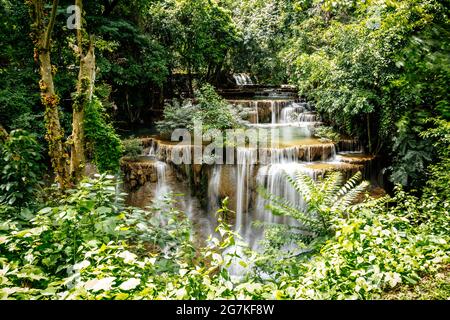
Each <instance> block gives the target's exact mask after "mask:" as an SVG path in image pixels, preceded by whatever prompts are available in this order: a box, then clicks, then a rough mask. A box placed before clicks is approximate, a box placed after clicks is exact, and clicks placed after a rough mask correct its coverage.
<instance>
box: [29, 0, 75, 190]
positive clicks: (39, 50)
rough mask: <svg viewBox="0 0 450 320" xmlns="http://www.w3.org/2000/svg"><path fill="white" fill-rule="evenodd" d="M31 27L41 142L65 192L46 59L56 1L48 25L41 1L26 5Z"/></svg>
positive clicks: (62, 155) (56, 112)
mask: <svg viewBox="0 0 450 320" xmlns="http://www.w3.org/2000/svg"><path fill="white" fill-rule="evenodd" d="M30 5H31V8H32V10H31V18H32V20H33V25H32V31H33V32H32V38H33V41H34V44H35V59H36V61H37V62H39V72H40V75H41V80H40V81H39V87H40V90H41V100H42V104H43V105H44V108H45V116H44V121H45V128H46V134H45V139H46V140H47V142H48V150H49V156H50V159H51V162H52V167H53V171H54V173H55V181H56V182H57V183H58V185H59V187H60V188H61V189H66V188H67V187H68V186H69V185H70V183H69V179H68V170H67V169H68V168H67V159H68V155H67V153H66V150H65V144H64V141H63V139H64V131H63V129H62V128H61V124H60V121H59V108H58V106H59V97H58V96H57V95H56V93H55V87H54V84H53V72H54V70H53V67H52V63H51V58H50V49H51V35H52V32H53V27H54V24H55V19H56V14H57V8H58V0H53V5H52V10H51V13H50V15H48V23H47V24H45V23H44V21H43V19H44V17H45V16H46V14H45V12H44V4H43V2H42V0H34V1H31V2H30Z"/></svg>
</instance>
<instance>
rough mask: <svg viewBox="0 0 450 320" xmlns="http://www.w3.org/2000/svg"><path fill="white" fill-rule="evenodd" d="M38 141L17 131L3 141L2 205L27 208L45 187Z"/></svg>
mask: <svg viewBox="0 0 450 320" xmlns="http://www.w3.org/2000/svg"><path fill="white" fill-rule="evenodd" d="M41 151H42V150H41V147H40V146H39V144H38V142H37V141H36V139H35V137H34V136H33V135H32V134H30V133H28V132H26V131H24V130H14V131H12V132H11V133H10V135H9V136H7V137H6V139H5V141H4V142H2V140H0V204H7V205H14V206H19V207H26V205H27V204H29V203H30V201H31V200H32V199H33V197H34V195H35V192H36V189H37V187H38V186H39V185H41V184H42V182H41V179H42V173H43V165H42V163H41V161H42V159H43V157H42V154H41Z"/></svg>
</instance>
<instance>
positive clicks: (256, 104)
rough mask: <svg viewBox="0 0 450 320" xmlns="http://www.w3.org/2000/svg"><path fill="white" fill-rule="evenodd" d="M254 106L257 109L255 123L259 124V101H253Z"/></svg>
mask: <svg viewBox="0 0 450 320" xmlns="http://www.w3.org/2000/svg"><path fill="white" fill-rule="evenodd" d="M252 106H253V108H254V109H255V112H256V117H255V123H259V110H258V101H252Z"/></svg>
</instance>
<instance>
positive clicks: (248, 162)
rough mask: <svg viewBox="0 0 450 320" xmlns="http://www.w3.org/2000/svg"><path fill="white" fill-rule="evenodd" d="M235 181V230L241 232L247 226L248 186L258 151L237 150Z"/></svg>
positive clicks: (248, 149)
mask: <svg viewBox="0 0 450 320" xmlns="http://www.w3.org/2000/svg"><path fill="white" fill-rule="evenodd" d="M236 155H237V179H236V183H237V186H236V227H235V228H236V230H237V231H240V230H243V226H247V225H248V223H247V222H248V219H247V218H248V214H247V213H248V209H249V198H250V187H251V186H250V184H251V182H252V178H253V170H254V167H255V165H256V163H257V156H258V150H257V149H250V148H237V150H236Z"/></svg>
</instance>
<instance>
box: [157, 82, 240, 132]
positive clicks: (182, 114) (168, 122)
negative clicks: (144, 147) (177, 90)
mask: <svg viewBox="0 0 450 320" xmlns="http://www.w3.org/2000/svg"><path fill="white" fill-rule="evenodd" d="M194 122H198V123H201V124H202V130H203V132H206V131H208V130H214V129H217V130H225V129H232V128H235V127H237V125H238V118H237V117H236V114H235V113H234V112H233V110H232V108H231V107H230V106H229V105H228V103H227V102H226V101H225V100H224V99H222V98H221V97H220V96H219V95H218V94H217V93H216V91H215V90H214V87H212V86H211V85H208V84H207V85H204V86H202V87H201V88H200V89H199V90H198V91H197V92H196V95H195V99H194V101H183V102H179V101H174V102H173V104H172V105H167V106H166V108H165V109H164V117H163V120H161V121H159V122H158V123H157V128H158V130H159V132H160V134H161V135H162V136H163V137H165V138H169V139H170V136H171V134H172V132H173V131H174V130H175V129H188V130H190V131H193V130H194Z"/></svg>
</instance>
